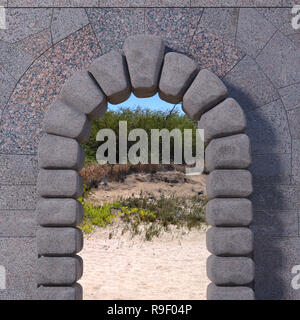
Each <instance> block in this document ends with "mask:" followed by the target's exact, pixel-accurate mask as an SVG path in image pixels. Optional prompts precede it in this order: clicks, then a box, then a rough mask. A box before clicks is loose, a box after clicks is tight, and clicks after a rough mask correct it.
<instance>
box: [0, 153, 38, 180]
mask: <svg viewBox="0 0 300 320" xmlns="http://www.w3.org/2000/svg"><path fill="white" fill-rule="evenodd" d="M0 163H1V166H0V177H1V184H14V183H15V184H36V179H37V176H38V172H39V166H38V161H37V157H36V155H34V156H32V155H27V156H26V155H16V154H14V155H6V154H1V155H0Z"/></svg>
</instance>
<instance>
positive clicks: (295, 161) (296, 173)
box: [292, 139, 300, 184]
mask: <svg viewBox="0 0 300 320" xmlns="http://www.w3.org/2000/svg"><path fill="white" fill-rule="evenodd" d="M292 179H293V182H294V183H295V184H300V140H299V139H298V140H292Z"/></svg>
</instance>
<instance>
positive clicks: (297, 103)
mask: <svg viewBox="0 0 300 320" xmlns="http://www.w3.org/2000/svg"><path fill="white" fill-rule="evenodd" d="M278 92H279V94H280V96H281V100H282V102H283V104H284V106H285V108H286V110H292V109H297V108H300V83H297V84H294V85H291V86H288V87H285V88H281V89H279V90H278Z"/></svg>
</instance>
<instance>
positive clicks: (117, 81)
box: [89, 51, 131, 104]
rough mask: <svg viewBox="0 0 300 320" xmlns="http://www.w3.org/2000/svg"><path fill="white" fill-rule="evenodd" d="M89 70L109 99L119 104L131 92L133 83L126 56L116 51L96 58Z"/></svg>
mask: <svg viewBox="0 0 300 320" xmlns="http://www.w3.org/2000/svg"><path fill="white" fill-rule="evenodd" d="M89 71H90V72H91V74H92V75H93V76H94V78H95V80H96V81H97V82H98V84H99V86H100V87H101V89H102V90H103V92H104V93H105V95H106V97H107V99H108V101H109V102H110V103H112V104H119V103H121V102H124V101H125V100H127V99H128V98H129V96H130V94H131V85H130V79H129V74H128V69H127V64H126V60H125V57H124V56H123V55H121V54H120V53H118V52H116V51H112V52H109V53H107V54H105V55H103V56H101V57H100V58H98V59H96V60H95V61H94V62H93V63H92V64H91V66H90V67H89Z"/></svg>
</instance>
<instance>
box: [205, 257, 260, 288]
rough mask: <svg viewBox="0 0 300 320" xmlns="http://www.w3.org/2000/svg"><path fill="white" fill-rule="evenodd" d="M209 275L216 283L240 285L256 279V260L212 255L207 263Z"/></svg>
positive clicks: (220, 284)
mask: <svg viewBox="0 0 300 320" xmlns="http://www.w3.org/2000/svg"><path fill="white" fill-rule="evenodd" d="M206 270H207V276H208V278H209V280H211V281H212V282H213V283H214V284H215V285H217V286H218V285H219V286H222V285H226V286H239V285H245V284H249V283H251V282H252V281H253V280H254V272H255V268H254V262H253V260H252V259H250V258H247V257H216V256H210V257H208V259H207V264H206Z"/></svg>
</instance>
